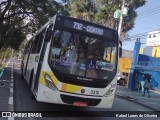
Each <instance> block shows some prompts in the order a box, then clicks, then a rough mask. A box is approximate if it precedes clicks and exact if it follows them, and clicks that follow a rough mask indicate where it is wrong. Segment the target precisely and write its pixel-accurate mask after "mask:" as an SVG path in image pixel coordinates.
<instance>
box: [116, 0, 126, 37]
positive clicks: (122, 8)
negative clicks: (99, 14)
mask: <svg viewBox="0 0 160 120" xmlns="http://www.w3.org/2000/svg"><path fill="white" fill-rule="evenodd" d="M124 5H125V0H123V3H122V6H121V16H120V19H119V26H118V34H119V38H120V37H121V29H122V23H123V10H124Z"/></svg>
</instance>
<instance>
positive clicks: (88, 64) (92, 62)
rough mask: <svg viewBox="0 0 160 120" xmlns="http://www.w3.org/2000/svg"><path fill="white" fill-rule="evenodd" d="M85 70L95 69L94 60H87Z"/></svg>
mask: <svg viewBox="0 0 160 120" xmlns="http://www.w3.org/2000/svg"><path fill="white" fill-rule="evenodd" d="M87 68H89V69H96V61H95V60H89V61H88V62H87Z"/></svg>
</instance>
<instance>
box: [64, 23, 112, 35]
mask: <svg viewBox="0 0 160 120" xmlns="http://www.w3.org/2000/svg"><path fill="white" fill-rule="evenodd" d="M64 26H65V27H69V28H72V29H76V30H79V31H84V32H88V33H92V34H96V35H101V36H105V37H109V38H112V37H113V35H112V34H113V31H112V30H110V29H104V28H100V27H96V26H95V25H92V24H91V25H88V24H86V23H85V22H84V23H82V22H77V21H72V20H64Z"/></svg>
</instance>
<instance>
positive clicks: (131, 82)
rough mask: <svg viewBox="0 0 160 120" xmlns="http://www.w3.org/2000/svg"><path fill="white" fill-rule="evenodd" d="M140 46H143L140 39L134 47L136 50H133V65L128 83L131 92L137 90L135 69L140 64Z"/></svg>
mask: <svg viewBox="0 0 160 120" xmlns="http://www.w3.org/2000/svg"><path fill="white" fill-rule="evenodd" d="M140 46H141V42H140V39H139V38H138V39H137V41H136V42H135V46H134V50H133V58H132V65H131V69H130V76H129V81H128V89H129V90H135V89H136V79H135V76H134V71H135V70H134V68H135V65H136V64H137V62H138V56H139V50H140Z"/></svg>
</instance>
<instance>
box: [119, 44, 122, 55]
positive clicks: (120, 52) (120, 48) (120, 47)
mask: <svg viewBox="0 0 160 120" xmlns="http://www.w3.org/2000/svg"><path fill="white" fill-rule="evenodd" d="M119 57H122V41H119Z"/></svg>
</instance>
